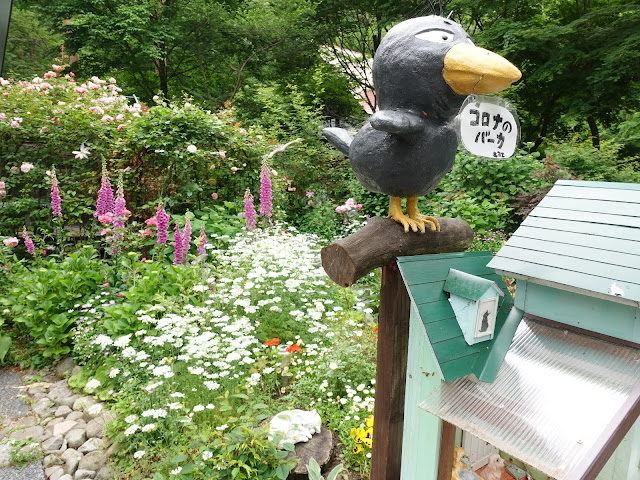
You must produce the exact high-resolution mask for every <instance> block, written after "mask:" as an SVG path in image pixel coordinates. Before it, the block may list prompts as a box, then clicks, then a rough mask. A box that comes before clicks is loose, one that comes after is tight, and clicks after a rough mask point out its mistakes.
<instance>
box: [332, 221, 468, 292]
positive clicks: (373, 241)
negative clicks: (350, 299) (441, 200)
mask: <svg viewBox="0 0 640 480" xmlns="http://www.w3.org/2000/svg"><path fill="white" fill-rule="evenodd" d="M438 221H439V222H440V227H441V231H439V232H432V231H431V230H429V229H428V228H427V231H426V232H425V233H420V232H412V231H409V232H408V233H405V232H404V228H403V227H402V225H400V224H399V223H397V222H396V221H395V220H393V219H391V218H380V217H373V218H372V219H370V220H369V221H368V223H367V225H366V226H365V227H364V228H361V229H360V230H358V231H357V232H356V233H354V234H351V235H349V236H348V237H345V238H342V239H340V240H337V241H336V242H334V243H332V244H331V245H329V246H327V247H324V248H323V249H322V251H321V253H320V256H321V258H322V266H323V268H324V271H325V272H327V275H329V278H331V280H333V281H334V282H336V283H337V284H338V285H341V286H343V287H349V286H351V285H353V284H354V283H355V282H356V281H357V280H358V279H359V278H361V277H363V276H364V275H366V274H367V273H369V272H370V271H371V270H373V269H374V268H378V267H382V266H384V265H388V264H389V263H391V262H392V261H394V260H395V259H396V258H397V257H401V256H409V255H424V254H428V253H448V252H462V251H464V250H466V249H467V248H468V247H469V245H471V242H472V241H473V236H474V233H473V230H471V227H470V226H469V224H468V223H467V222H465V221H464V220H460V219H459V218H438Z"/></svg>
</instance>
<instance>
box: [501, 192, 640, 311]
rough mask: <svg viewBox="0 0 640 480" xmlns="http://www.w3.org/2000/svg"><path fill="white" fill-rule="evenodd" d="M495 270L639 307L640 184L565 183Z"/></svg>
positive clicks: (549, 196) (532, 217)
mask: <svg viewBox="0 0 640 480" xmlns="http://www.w3.org/2000/svg"><path fill="white" fill-rule="evenodd" d="M489 267H491V268H495V269H496V270H497V271H499V272H501V273H503V274H505V275H510V276H515V277H517V278H525V279H528V280H530V281H532V282H537V283H543V284H548V285H551V286H554V287H557V288H563V289H567V290H571V291H577V292H579V293H584V294H588V295H593V296H596V297H599V298H605V299H608V300H613V301H618V302H621V303H626V304H632V305H636V306H637V305H638V304H639V303H640V274H638V271H639V270H640V185H637V184H626V183H607V182H584V181H571V180H559V181H558V182H556V184H555V185H554V187H553V188H552V189H551V191H550V192H549V193H548V194H547V196H546V197H545V198H544V199H543V200H542V201H541V202H540V204H539V205H538V206H537V207H536V208H535V209H534V210H533V211H532V212H531V213H530V214H529V216H528V217H527V218H526V220H525V221H524V222H523V223H522V225H521V227H520V228H518V230H516V232H515V233H514V234H513V236H512V237H511V238H510V239H509V241H507V243H506V244H505V245H504V247H502V248H501V249H500V251H499V252H498V253H497V255H496V256H495V257H494V259H493V260H492V261H491V262H490V263H489ZM616 294H617V295H618V296H617V295H616Z"/></svg>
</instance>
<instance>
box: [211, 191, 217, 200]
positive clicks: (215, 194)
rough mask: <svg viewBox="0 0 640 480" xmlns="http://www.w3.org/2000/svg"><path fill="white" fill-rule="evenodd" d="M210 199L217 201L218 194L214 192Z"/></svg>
mask: <svg viewBox="0 0 640 480" xmlns="http://www.w3.org/2000/svg"><path fill="white" fill-rule="evenodd" d="M211 198H213V199H214V200H217V199H218V194H217V193H216V192H213V193H212V194H211Z"/></svg>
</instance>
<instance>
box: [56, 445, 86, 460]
mask: <svg viewBox="0 0 640 480" xmlns="http://www.w3.org/2000/svg"><path fill="white" fill-rule="evenodd" d="M60 458H61V459H62V460H64V461H65V462H66V461H68V460H69V459H70V458H76V459H77V460H78V461H80V459H81V458H82V454H81V453H80V452H78V451H77V450H76V449H75V448H67V449H66V450H65V451H64V452H62V455H60Z"/></svg>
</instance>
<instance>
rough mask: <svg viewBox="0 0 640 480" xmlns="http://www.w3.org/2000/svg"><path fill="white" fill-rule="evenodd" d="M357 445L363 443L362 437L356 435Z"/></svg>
mask: <svg viewBox="0 0 640 480" xmlns="http://www.w3.org/2000/svg"><path fill="white" fill-rule="evenodd" d="M356 443H362V437H361V436H360V435H356Z"/></svg>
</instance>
